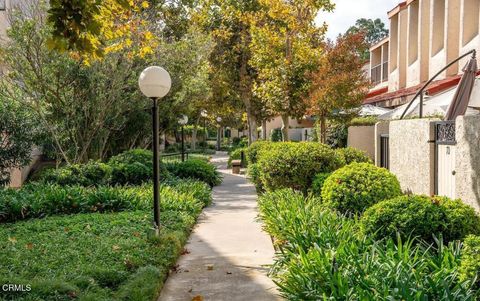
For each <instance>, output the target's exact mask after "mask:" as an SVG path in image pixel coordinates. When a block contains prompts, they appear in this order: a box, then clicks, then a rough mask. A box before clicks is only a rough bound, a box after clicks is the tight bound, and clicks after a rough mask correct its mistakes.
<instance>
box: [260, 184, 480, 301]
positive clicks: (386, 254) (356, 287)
mask: <svg viewBox="0 0 480 301" xmlns="http://www.w3.org/2000/svg"><path fill="white" fill-rule="evenodd" d="M259 209H260V217H261V219H262V221H263V222H264V229H265V230H266V231H267V232H268V233H269V234H270V235H272V236H273V237H275V239H276V246H277V248H279V249H280V250H279V252H277V256H276V258H275V263H274V265H273V267H272V270H271V276H272V277H273V278H274V280H275V282H276V283H277V284H278V286H279V292H280V293H281V295H282V296H283V297H285V299H287V300H458V299H461V300H477V298H478V296H479V292H478V290H476V289H475V288H474V287H472V283H471V281H469V280H466V281H459V280H458V277H457V275H458V268H459V264H460V248H459V244H454V243H452V244H450V245H449V246H444V245H442V244H441V243H440V244H439V245H438V246H436V247H431V246H425V245H423V244H417V243H414V241H412V240H407V241H402V240H398V241H395V240H392V239H387V240H385V241H380V242H377V241H375V240H374V239H373V237H372V236H371V235H365V234H364V233H363V231H361V228H360V226H359V225H358V222H357V221H356V220H355V219H352V218H346V217H344V216H341V215H339V214H337V213H335V212H333V211H331V210H329V209H328V208H326V207H323V206H322V204H321V203H319V201H318V200H317V199H315V198H312V197H303V196H302V194H300V193H298V192H294V191H292V190H277V191H274V192H267V193H265V194H264V195H262V196H261V197H260V198H259Z"/></svg>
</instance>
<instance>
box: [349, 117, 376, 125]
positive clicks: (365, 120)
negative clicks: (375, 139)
mask: <svg viewBox="0 0 480 301" xmlns="http://www.w3.org/2000/svg"><path fill="white" fill-rule="evenodd" d="M377 122H378V118H377V117H376V116H366V117H357V118H353V119H352V120H351V121H350V123H349V125H350V126H370V125H375V124H376V123H377Z"/></svg>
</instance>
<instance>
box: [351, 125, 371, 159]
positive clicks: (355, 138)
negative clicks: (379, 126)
mask: <svg viewBox="0 0 480 301" xmlns="http://www.w3.org/2000/svg"><path fill="white" fill-rule="evenodd" d="M347 145H348V146H350V147H354V148H358V149H360V150H363V151H365V152H366V153H367V154H368V156H369V157H370V158H371V159H372V160H375V126H373V125H371V126H351V127H349V128H348V140H347Z"/></svg>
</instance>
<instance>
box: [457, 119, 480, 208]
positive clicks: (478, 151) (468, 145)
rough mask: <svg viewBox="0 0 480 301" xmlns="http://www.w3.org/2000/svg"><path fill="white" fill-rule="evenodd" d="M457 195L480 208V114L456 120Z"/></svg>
mask: <svg viewBox="0 0 480 301" xmlns="http://www.w3.org/2000/svg"><path fill="white" fill-rule="evenodd" d="M455 131H456V133H455V134H456V140H457V147H456V160H455V171H456V175H455V178H456V179H457V180H456V181H455V186H456V187H455V195H456V197H457V198H460V199H462V200H463V201H464V202H465V203H467V204H469V205H471V206H473V207H474V208H475V209H477V210H480V116H465V117H463V116H460V117H458V118H457V122H456V129H455Z"/></svg>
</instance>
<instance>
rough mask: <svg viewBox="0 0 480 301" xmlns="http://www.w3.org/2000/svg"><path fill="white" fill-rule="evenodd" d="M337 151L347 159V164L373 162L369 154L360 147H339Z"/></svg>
mask: <svg viewBox="0 0 480 301" xmlns="http://www.w3.org/2000/svg"><path fill="white" fill-rule="evenodd" d="M336 152H337V153H338V154H339V155H340V156H342V157H343V158H344V159H345V164H347V165H348V164H351V163H355V162H356V163H362V162H365V163H373V161H372V159H370V157H368V156H367V154H366V153H365V152H364V151H362V150H359V149H356V148H353V147H345V148H339V149H337V150H336Z"/></svg>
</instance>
